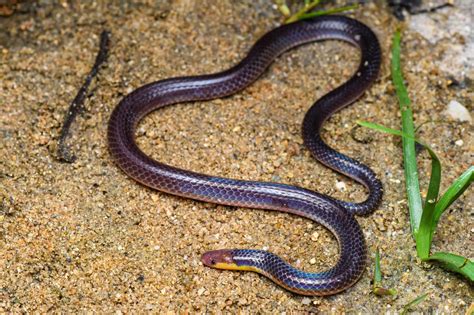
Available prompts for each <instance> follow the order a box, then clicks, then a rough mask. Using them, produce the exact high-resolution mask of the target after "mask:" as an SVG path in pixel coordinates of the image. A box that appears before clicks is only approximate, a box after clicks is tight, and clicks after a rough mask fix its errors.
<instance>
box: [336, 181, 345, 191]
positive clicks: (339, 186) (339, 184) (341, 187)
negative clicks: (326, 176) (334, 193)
mask: <svg viewBox="0 0 474 315" xmlns="http://www.w3.org/2000/svg"><path fill="white" fill-rule="evenodd" d="M336 188H337V189H339V190H340V191H345V190H346V183H344V182H336Z"/></svg>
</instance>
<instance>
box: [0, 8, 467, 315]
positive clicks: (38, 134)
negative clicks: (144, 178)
mask: <svg viewBox="0 0 474 315" xmlns="http://www.w3.org/2000/svg"><path fill="white" fill-rule="evenodd" d="M148 2H149V3H148V4H146V3H145V4H138V3H133V4H127V3H126V2H125V1H121V2H118V1H117V2H116V4H107V5H106V4H105V1H104V2H95V1H94V2H93V1H85V2H84V3H88V4H78V2H75V3H70V2H66V1H59V3H58V4H55V5H53V4H50V3H49V1H41V2H39V4H35V5H23V6H22V7H21V8H20V9H19V10H17V11H16V12H15V13H14V14H13V15H10V16H4V17H0V78H1V81H0V139H1V140H0V311H1V312H4V311H12V312H21V311H26V312H31V311H34V310H37V311H40V312H45V311H57V312H77V311H97V312H107V313H111V312H117V313H120V312H138V311H140V312H144V311H150V312H159V311H163V310H171V311H182V312H184V311H190V312H207V311H209V312H219V311H232V312H235V311H243V312H264V313H276V312H279V313H282V312H289V313H295V312H315V313H319V312H323V313H327V312H337V313H341V312H349V313H355V312H361V313H381V312H387V311H388V312H395V311H400V310H401V308H402V307H403V305H404V304H406V303H407V302H408V301H410V300H412V299H413V298H415V297H416V296H418V295H420V294H422V293H428V299H427V300H426V301H424V302H423V303H422V304H421V305H420V306H418V307H417V308H416V310H418V311H426V312H428V313H431V312H442V313H453V314H454V313H456V314H462V313H464V312H466V310H467V308H468V307H469V305H470V303H471V301H472V298H473V291H472V287H470V286H469V284H468V283H467V281H466V280H464V279H462V278H460V277H458V276H456V275H454V274H451V273H448V272H446V271H444V270H442V269H440V268H438V267H433V266H432V265H428V264H424V263H421V262H420V261H419V260H418V259H417V258H416V252H415V248H414V242H413V240H412V237H411V234H410V227H409V223H408V221H409V218H408V211H407V205H406V201H405V200H406V199H405V194H404V181H403V169H402V157H401V148H400V140H399V139H397V138H394V137H391V136H386V135H382V134H379V133H376V132H372V131H367V130H363V129H360V128H359V129H356V130H355V131H353V129H354V126H355V120H357V119H364V120H368V121H373V122H378V123H383V124H385V125H387V126H390V127H395V128H398V126H399V125H400V120H399V112H398V104H397V102H396V99H395V96H394V90H393V87H392V85H391V82H390V74H389V52H388V50H389V48H390V41H391V34H392V33H393V31H394V29H395V26H396V21H395V20H394V19H393V18H392V17H391V16H390V15H389V14H387V12H386V11H385V9H384V8H383V7H378V6H375V5H368V6H366V7H365V8H364V9H363V10H358V11H357V12H355V13H354V14H351V16H353V17H355V18H357V19H359V20H361V21H363V22H365V23H366V24H368V25H369V26H370V27H371V28H372V29H373V30H374V31H375V32H376V33H377V35H378V37H379V39H380V41H381V45H382V48H383V52H384V61H383V69H382V73H381V75H380V78H379V80H378V81H377V82H376V84H375V85H374V87H373V88H372V89H370V91H368V92H367V93H366V94H365V95H364V97H363V98H362V99H361V100H360V101H358V102H357V103H355V104H354V105H353V106H351V107H350V108H348V109H346V110H344V111H343V112H341V113H338V114H336V115H334V117H333V118H332V119H331V120H330V122H329V123H328V124H326V128H325V129H326V130H325V133H324V138H325V139H326V140H327V142H328V143H329V144H330V145H331V146H334V147H336V148H337V149H338V150H340V151H342V152H344V153H346V154H348V155H349V156H352V157H356V158H357V159H359V160H361V161H363V162H365V163H367V164H368V165H370V166H371V167H372V168H373V170H374V171H375V172H376V173H377V174H378V176H379V177H380V179H381V180H382V181H383V184H384V187H385V191H386V193H385V195H384V200H383V202H382V204H381V206H380V208H379V209H378V210H377V211H376V212H375V213H374V214H372V215H370V216H368V217H363V218H361V217H359V218H358V221H359V223H360V224H361V226H362V228H363V230H364V232H365V236H366V239H367V244H368V248H369V251H370V257H371V261H370V262H369V263H368V265H367V272H366V273H365V274H364V276H363V277H362V279H361V280H360V281H359V282H358V283H357V284H356V285H355V286H354V287H352V288H351V289H349V290H347V291H346V292H344V293H342V294H339V295H335V296H331V297H327V298H320V297H314V298H304V297H301V296H297V295H294V294H292V293H289V292H287V291H285V290H283V289H281V288H280V287H278V286H276V285H274V284H273V283H272V282H270V281H269V280H267V279H266V278H264V277H262V276H259V275H257V274H254V273H239V272H228V271H217V270H213V269H209V268H206V267H204V266H202V264H201V263H200V255H201V254H202V253H203V252H205V251H207V250H211V249H217V248H239V247H241V248H268V249H270V250H271V251H273V252H275V253H277V254H279V255H281V256H283V257H284V258H285V259H288V260H289V261H290V262H291V263H292V264H294V265H296V266H299V267H300V268H304V269H305V270H308V271H316V270H323V269H325V268H327V266H328V265H330V264H333V263H334V262H335V261H336V259H337V251H338V250H337V244H336V242H335V239H334V238H333V237H332V235H331V234H330V233H329V232H328V231H327V230H325V229H324V228H322V227H321V226H319V225H317V224H313V223H312V222H309V221H307V220H304V219H302V218H298V217H294V216H288V215H285V214H280V213H270V212H266V211H257V210H255V211H254V210H248V209H239V208H229V207H224V206H216V205H213V204H206V203H201V202H195V201H192V200H186V199H182V198H178V197H174V196H170V195H166V194H163V193H160V192H157V191H153V190H151V189H148V188H146V187H144V186H142V185H139V184H137V183H136V182H135V181H133V180H131V179H130V178H128V177H127V176H126V175H125V174H124V173H122V172H121V171H120V170H119V169H118V168H117V167H116V165H114V163H113V162H112V161H111V158H110V155H109V153H108V150H107V143H106V137H105V135H106V128H107V121H108V118H109V115H110V112H111V111H112V109H113V108H114V107H115V106H116V105H117V103H118V102H119V100H120V99H121V98H122V97H123V96H124V95H125V94H127V93H129V92H130V91H132V90H133V89H134V88H136V87H139V86H141V85H143V84H145V83H148V82H151V81H154V80H158V79H164V78H168V77H172V76H179V75H190V74H204V73H211V72H216V71H219V70H223V69H225V68H227V67H229V66H231V65H233V64H235V63H236V62H237V61H238V60H240V59H241V58H242V57H243V56H245V54H246V52H247V50H248V49H249V48H250V47H251V45H252V44H253V43H254V42H255V41H256V40H257V39H258V38H259V37H260V36H262V35H263V34H264V33H265V32H267V31H269V30H270V29H272V28H274V27H276V26H277V25H279V24H280V23H281V16H280V15H279V13H278V12H277V11H276V10H275V9H274V8H273V7H272V3H271V2H270V1H265V0H260V1H250V0H247V1H238V2H237V1H210V0H209V1H191V0H180V1H177V0H176V1H158V2H157V3H154V2H152V1H148ZM237 3H238V4H237ZM104 28H106V29H108V30H110V31H111V33H112V37H111V51H110V58H109V61H108V62H107V64H106V66H105V67H104V68H103V69H102V71H101V72H100V74H99V76H98V78H97V79H96V80H95V81H94V83H93V84H92V89H91V91H92V94H91V95H90V96H89V97H88V99H87V100H86V104H85V105H86V108H87V111H86V112H85V113H84V114H83V115H81V116H79V117H78V119H77V120H76V122H75V123H74V126H73V129H72V132H73V137H72V138H71V139H70V141H69V143H71V144H72V147H73V150H74V151H75V153H76V155H77V156H78V160H77V161H76V162H75V163H73V164H64V163H60V162H58V161H57V159H56V150H57V139H58V136H59V131H60V128H61V125H62V122H63V117H64V114H65V112H66V111H67V108H68V106H69V104H70V102H71V101H72V99H73V98H74V96H75V94H76V92H77V90H78V88H79V87H80V85H81V84H82V82H83V80H84V77H85V75H86V74H87V73H88V71H89V69H90V67H91V66H92V64H93V62H94V58H95V55H96V51H97V47H98V36H99V34H100V32H101V31H102V30H103V29H104ZM462 41H463V38H462V37H460V36H457V37H456V36H453V37H451V38H448V39H446V40H445V41H442V42H441V43H438V44H436V45H433V44H430V43H429V42H428V41H426V40H425V39H423V38H422V37H421V36H420V35H419V34H417V33H415V32H412V31H409V30H407V31H406V32H405V35H404V39H403V42H404V44H403V59H404V71H405V73H406V78H407V84H408V86H409V89H410V95H411V97H412V99H413V100H414V112H415V119H416V123H417V124H420V123H422V122H425V121H429V120H434V121H442V122H443V123H439V122H438V123H428V124H425V125H424V126H423V128H422V130H421V133H420V136H421V137H422V138H424V139H426V140H427V141H428V142H429V143H431V144H432V145H433V147H434V148H435V150H436V151H437V152H438V153H439V155H440V157H441V159H442V162H443V164H444V167H445V168H444V173H443V177H444V178H443V180H444V181H443V185H442V189H445V188H446V187H447V185H448V184H449V183H451V182H452V181H453V180H454V179H455V178H456V177H457V176H458V175H460V174H461V173H462V172H463V171H464V170H465V169H466V168H467V167H468V166H469V165H471V164H472V161H473V160H472V152H473V142H472V137H469V135H470V134H471V135H472V125H471V124H469V123H467V122H464V123H461V122H458V121H455V120H451V119H448V118H447V117H446V115H444V114H443V111H444V110H445V108H446V106H447V104H448V103H449V102H450V101H451V100H453V99H455V100H457V101H458V102H460V103H462V104H463V105H464V106H465V107H467V108H468V109H469V110H472V106H473V103H472V100H473V83H472V78H470V79H469V78H467V79H464V80H463V81H453V79H452V78H451V77H450V76H449V75H447V74H445V73H443V72H442V71H440V70H439V69H438V66H437V65H436V61H437V60H438V59H440V58H441V56H442V54H443V52H444V51H445V50H446V49H447V47H449V45H450V43H452V42H456V43H458V44H459V43H462ZM357 62H358V53H357V52H356V50H355V49H354V48H352V47H350V46H348V45H347V44H344V43H340V42H336V41H328V42H324V43H318V44H313V45H307V46H304V47H301V48H299V49H297V50H293V51H291V52H289V53H286V54H284V55H283V56H282V57H281V58H279V59H278V61H277V62H275V63H274V64H273V65H272V66H271V68H270V69H269V71H268V72H267V73H266V74H265V75H264V76H263V77H262V78H261V79H260V80H259V81H258V82H256V83H255V84H254V85H252V86H251V87H249V88H248V89H246V90H245V91H244V92H242V93H240V94H238V95H235V96H232V97H228V98H225V99H222V100H215V101H210V102H205V103H194V104H179V105H176V106H172V107H169V108H166V109H163V110H160V111H157V112H155V113H153V114H151V115H149V116H148V117H147V118H146V119H145V120H144V121H143V123H142V124H141V125H140V126H139V131H138V140H139V143H140V146H141V148H143V150H144V151H145V152H147V153H148V154H150V155H152V156H153V157H154V158H156V159H159V160H160V161H164V162H167V163H170V164H172V165H175V166H179V167H183V168H186V169H191V170H194V171H198V172H204V173H208V174H215V175H220V176H225V177H233V178H241V179H252V180H265V181H275V182H283V183H288V184H294V185H300V186H304V187H307V188H310V189H314V190H317V191H319V192H323V193H327V194H330V195H332V196H335V197H337V198H342V199H346V200H363V199H364V198H365V193H366V192H365V191H364V189H363V187H361V186H360V185H358V184H355V183H354V182H352V181H351V180H348V179H347V178H345V177H343V176H341V175H338V174H336V173H334V172H333V171H331V170H329V169H327V168H325V167H324V166H322V165H321V164H319V163H317V162H315V161H314V160H313V159H312V158H311V157H310V155H309V153H308V151H306V150H305V148H304V146H303V144H302V140H301V137H300V125H301V122H302V118H303V115H304V113H305V111H306V110H307V109H308V108H309V106H310V104H312V102H313V101H314V100H316V99H317V98H318V97H320V96H322V95H323V94H324V93H326V92H328V91H329V90H331V89H332V88H334V87H336V86H337V85H338V84H340V83H342V82H343V81H344V80H346V79H347V78H348V77H349V76H350V75H351V73H352V71H354V69H355V67H356V65H357ZM354 138H355V139H362V140H364V141H363V142H366V143H361V142H358V141H355V140H354ZM459 140H462V141H459ZM420 166H421V167H422V169H423V172H424V173H423V174H424V175H422V176H421V177H422V185H425V186H426V184H427V177H426V175H425V174H426V172H427V171H428V170H429V159H428V156H427V155H426V154H424V153H422V154H421V155H420ZM338 182H343V183H344V184H345V189H342V190H340V189H338V188H337V187H336V184H337V183H338ZM339 187H340V185H339ZM472 218H473V200H472V189H471V190H470V191H468V192H466V193H465V195H464V196H463V197H462V198H460V199H459V200H458V201H457V202H456V203H455V204H453V205H452V206H451V207H450V209H449V210H448V211H447V212H446V213H445V215H444V216H443V218H442V220H441V223H440V226H439V229H438V230H437V233H436V236H435V240H434V249H435V250H443V251H449V252H454V253H462V254H464V255H465V256H468V257H471V258H472V257H473V256H474V246H473V240H474V223H473V219H472ZM376 247H379V248H380V250H381V252H382V270H383V273H384V283H385V284H386V285H387V286H391V287H395V288H396V289H397V290H398V291H399V292H400V294H399V295H398V297H397V298H388V297H385V298H380V297H377V296H374V295H373V294H371V278H372V270H373V261H372V258H373V255H374V254H373V253H374V250H375V248H376Z"/></svg>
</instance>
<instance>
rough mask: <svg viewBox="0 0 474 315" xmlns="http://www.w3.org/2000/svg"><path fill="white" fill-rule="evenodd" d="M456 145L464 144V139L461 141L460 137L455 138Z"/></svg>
mask: <svg viewBox="0 0 474 315" xmlns="http://www.w3.org/2000/svg"><path fill="white" fill-rule="evenodd" d="M454 143H455V144H456V145H457V146H462V145H463V144H464V141H462V139H459V140H457V141H456V142H454Z"/></svg>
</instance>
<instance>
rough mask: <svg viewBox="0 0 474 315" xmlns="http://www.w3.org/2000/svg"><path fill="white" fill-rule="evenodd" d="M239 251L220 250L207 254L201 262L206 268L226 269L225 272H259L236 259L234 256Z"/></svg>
mask: <svg viewBox="0 0 474 315" xmlns="http://www.w3.org/2000/svg"><path fill="white" fill-rule="evenodd" d="M236 252H238V250H233V249H218V250H212V251H209V252H206V253H204V254H203V255H202V257H201V261H202V263H203V264H204V265H205V266H208V267H211V268H216V269H225V270H243V271H256V272H258V270H257V269H256V268H254V267H252V266H250V265H248V264H245V263H242V262H239V261H237V260H235V259H234V254H235V253H236Z"/></svg>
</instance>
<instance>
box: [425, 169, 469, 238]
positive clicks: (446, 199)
mask: <svg viewBox="0 0 474 315" xmlns="http://www.w3.org/2000/svg"><path fill="white" fill-rule="evenodd" d="M473 180H474V166H471V167H470V168H468V169H467V171H465V172H464V173H463V174H462V175H461V176H459V177H458V178H457V179H456V180H455V181H454V183H452V184H451V186H450V187H449V188H448V189H447V190H446V192H445V193H444V195H443V196H442V197H441V198H440V199H439V201H438V203H437V204H436V206H435V210H434V224H433V229H436V225H437V224H438V221H439V218H440V217H441V215H442V214H443V212H444V210H446V209H447V208H448V207H449V206H450V205H451V204H452V203H453V202H454V201H455V200H456V199H457V198H458V197H459V196H460V195H461V194H462V193H463V192H464V191H465V190H466V189H467V188H468V187H469V186H470V185H471V183H472V181H473Z"/></svg>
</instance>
